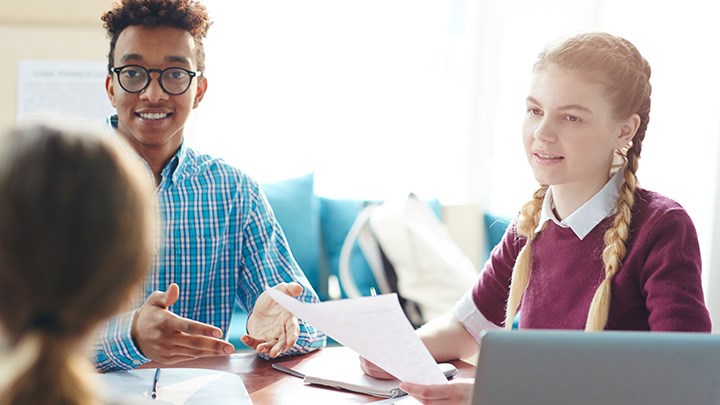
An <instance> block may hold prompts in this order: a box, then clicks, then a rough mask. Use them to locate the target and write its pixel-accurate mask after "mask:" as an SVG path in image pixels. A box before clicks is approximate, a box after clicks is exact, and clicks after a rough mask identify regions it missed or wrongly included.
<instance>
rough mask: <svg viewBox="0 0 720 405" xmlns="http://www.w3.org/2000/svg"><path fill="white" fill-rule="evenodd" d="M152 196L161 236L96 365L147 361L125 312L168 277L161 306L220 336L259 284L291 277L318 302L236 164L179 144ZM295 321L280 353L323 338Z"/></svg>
mask: <svg viewBox="0 0 720 405" xmlns="http://www.w3.org/2000/svg"><path fill="white" fill-rule="evenodd" d="M110 122H111V124H114V123H115V122H112V121H110ZM113 127H116V125H113ZM148 170H149V167H148ZM156 195H157V197H158V202H159V205H158V209H159V212H160V219H161V221H162V227H161V229H162V235H161V237H162V239H161V241H158V246H159V248H158V249H157V252H156V253H157V254H156V256H155V259H154V260H155V261H154V266H153V269H152V271H151V272H150V274H149V275H148V277H147V279H146V281H145V283H144V288H143V289H142V291H140V292H139V294H138V295H137V296H136V297H135V308H136V309H135V310H133V311H131V312H127V313H124V314H121V315H119V316H117V317H114V318H112V319H111V320H110V321H109V322H107V324H106V325H104V327H103V330H102V331H101V335H100V338H99V339H98V340H97V341H96V345H95V349H96V350H95V352H96V358H95V364H96V367H97V368H98V369H99V370H101V371H113V370H127V369H131V368H135V367H137V366H139V365H141V364H143V363H146V362H148V361H150V359H148V358H147V357H145V356H144V355H143V354H142V353H141V352H140V350H138V348H137V346H136V345H135V343H134V342H133V340H132V338H131V336H130V327H131V323H132V319H133V315H134V313H135V312H136V311H137V308H138V307H139V306H140V305H141V304H142V303H143V302H144V300H145V299H146V298H147V296H148V295H150V293H152V292H153V291H155V290H163V291H164V290H166V289H167V286H168V285H169V284H170V283H173V282H174V283H177V284H178V285H179V286H180V298H179V299H178V301H177V302H176V303H175V305H173V306H172V307H170V308H169V309H170V310H171V311H172V312H173V313H175V314H177V315H180V316H182V317H186V318H190V319H194V320H196V321H199V322H204V323H208V324H210V325H214V326H217V327H218V328H220V329H222V330H223V334H224V335H225V336H226V338H227V331H228V327H229V324H230V318H231V316H232V313H233V308H234V304H235V302H236V301H237V302H238V303H239V304H240V306H241V307H242V308H243V309H244V310H245V311H246V312H248V313H249V312H250V311H251V310H252V309H253V306H254V303H255V300H256V299H257V298H258V296H259V295H260V294H261V293H262V292H263V290H264V289H265V286H271V287H272V286H274V285H276V284H278V283H280V282H291V281H295V282H297V283H299V284H301V285H302V286H303V293H302V295H301V296H300V298H301V299H302V300H303V301H305V302H318V301H319V299H318V297H317V294H316V293H315V291H314V290H313V288H312V286H311V285H310V283H309V282H308V280H307V278H306V277H305V275H304V274H303V273H302V271H301V270H300V268H299V266H298V265H297V263H296V262H295V259H294V258H293V256H292V254H291V252H290V250H289V248H288V244H287V241H286V240H285V236H284V234H283V231H282V229H281V228H280V225H279V224H278V222H277V221H276V220H275V216H274V215H273V212H272V210H271V208H270V206H269V204H268V202H267V199H266V198H265V195H264V194H263V192H262V191H261V189H260V187H259V186H258V184H257V183H256V182H255V181H253V180H252V179H251V178H249V177H248V176H246V175H245V174H244V173H242V172H241V171H240V170H238V169H236V168H233V167H232V166H230V165H228V164H227V163H225V162H223V161H222V160H219V159H214V158H212V157H210V156H207V155H202V154H198V153H196V152H195V151H193V150H192V149H190V148H188V147H186V146H185V145H184V144H183V145H182V146H181V147H180V149H179V150H178V152H177V153H176V155H175V156H173V158H172V159H170V161H169V162H168V163H167V164H166V165H165V167H164V168H163V170H162V181H161V182H160V184H159V185H158V187H157V190H156ZM299 323H300V337H299V339H298V341H297V343H296V344H295V346H294V347H293V348H292V349H290V350H289V351H288V352H286V354H297V353H306V352H309V351H312V350H314V349H316V348H319V347H323V346H324V345H325V335H324V334H322V332H320V331H318V330H317V329H315V328H314V327H312V326H310V325H308V324H306V323H304V322H303V321H302V320H300V322H299Z"/></svg>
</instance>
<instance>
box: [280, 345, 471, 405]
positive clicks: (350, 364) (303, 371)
mask: <svg viewBox="0 0 720 405" xmlns="http://www.w3.org/2000/svg"><path fill="white" fill-rule="evenodd" d="M334 354H337V356H333V357H332V358H329V357H311V358H307V359H302V360H301V361H300V360H289V361H283V362H277V363H273V364H272V367H273V368H274V369H276V370H278V371H282V372H284V373H287V374H290V375H292V376H295V377H298V378H302V379H303V381H304V382H305V384H310V385H321V386H324V387H330V388H335V389H340V390H346V391H352V392H358V393H361V394H367V395H372V396H375V397H380V398H397V397H401V396H404V395H407V394H406V393H405V392H404V391H403V390H401V389H400V381H399V380H397V379H394V380H380V379H377V378H373V377H370V376H367V375H365V373H363V371H362V370H361V369H360V358H359V356H358V354H357V353H354V352H351V351H348V352H344V353H342V354H340V353H334ZM338 365H342V366H340V367H339V366H338ZM438 367H439V368H440V370H441V371H442V372H443V374H444V375H445V377H446V378H452V377H454V376H455V375H456V374H457V372H458V370H457V368H455V366H453V365H452V364H449V363H441V364H438Z"/></svg>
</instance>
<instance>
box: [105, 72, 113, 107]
mask: <svg viewBox="0 0 720 405" xmlns="http://www.w3.org/2000/svg"><path fill="white" fill-rule="evenodd" d="M105 91H106V92H107V95H108V99H110V104H112V106H113V107H115V84H114V83H113V77H112V74H108V75H107V76H105Z"/></svg>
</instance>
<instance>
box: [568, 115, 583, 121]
mask: <svg viewBox="0 0 720 405" xmlns="http://www.w3.org/2000/svg"><path fill="white" fill-rule="evenodd" d="M565 119H567V120H568V121H570V122H580V118H579V117H576V116H574V115H568V116H566V117H565Z"/></svg>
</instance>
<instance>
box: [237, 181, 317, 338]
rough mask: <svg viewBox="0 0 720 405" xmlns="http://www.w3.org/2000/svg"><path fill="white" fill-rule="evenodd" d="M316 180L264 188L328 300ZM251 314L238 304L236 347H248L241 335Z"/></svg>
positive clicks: (298, 258)
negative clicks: (323, 273)
mask: <svg viewBox="0 0 720 405" xmlns="http://www.w3.org/2000/svg"><path fill="white" fill-rule="evenodd" d="M313 186H314V177H313V175H312V174H307V175H304V176H300V177H297V178H292V179H287V180H283V181H278V182H274V183H267V184H263V185H262V186H261V187H262V189H263V192H264V193H265V196H266V197H267V199H268V202H269V203H270V206H271V207H272V210H273V213H274V214H275V218H276V219H277V221H278V223H280V226H281V227H282V229H283V233H284V234H285V238H286V239H287V241H288V245H289V246H290V251H291V252H292V254H293V257H295V260H296V261H297V263H298V265H299V266H300V268H301V269H302V270H303V273H305V276H306V277H307V279H308V281H309V282H310V284H311V285H312V287H313V288H314V289H315V292H317V293H318V295H319V296H320V297H321V299H324V298H323V297H326V296H327V290H326V283H325V282H323V281H322V276H321V272H320V210H319V209H320V205H319V201H318V199H317V197H316V196H315V194H314V192H313ZM247 317H248V315H247V314H246V313H244V312H243V311H242V310H241V309H240V307H239V306H237V305H236V307H235V311H234V314H233V317H232V320H231V322H230V328H229V330H228V339H229V341H230V343H232V344H234V345H235V347H236V348H238V349H243V348H245V349H246V348H247V347H246V346H245V345H244V344H243V343H242V342H241V341H240V336H242V335H244V334H245V331H246V326H245V324H246V323H247Z"/></svg>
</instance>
